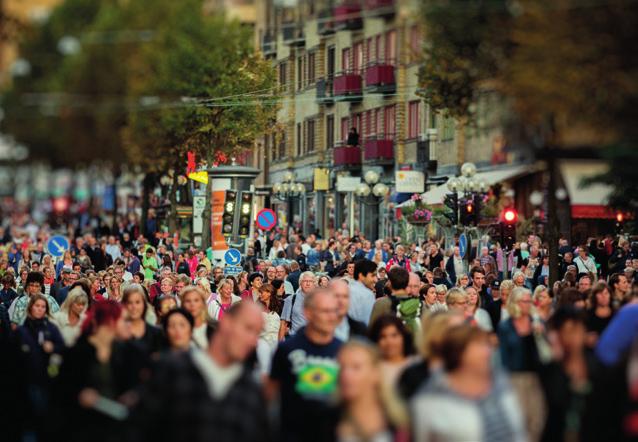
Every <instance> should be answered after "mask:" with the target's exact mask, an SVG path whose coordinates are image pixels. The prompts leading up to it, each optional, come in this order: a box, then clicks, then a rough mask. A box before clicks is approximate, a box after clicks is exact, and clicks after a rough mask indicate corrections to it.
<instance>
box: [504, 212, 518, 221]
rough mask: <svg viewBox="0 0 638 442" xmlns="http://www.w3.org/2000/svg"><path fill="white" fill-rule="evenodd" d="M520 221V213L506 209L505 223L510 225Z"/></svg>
mask: <svg viewBox="0 0 638 442" xmlns="http://www.w3.org/2000/svg"><path fill="white" fill-rule="evenodd" d="M517 220H518V213H517V212H516V210H514V209H505V210H504V211H503V221H505V222H506V223H508V224H514V223H515V222H516V221H517Z"/></svg>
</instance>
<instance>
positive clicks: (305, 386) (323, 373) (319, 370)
mask: <svg viewBox="0 0 638 442" xmlns="http://www.w3.org/2000/svg"><path fill="white" fill-rule="evenodd" d="M338 372H339V370H338V368H337V367H334V366H326V365H314V364H309V365H306V366H305V367H304V368H303V369H302V370H301V371H300V372H299V374H297V385H296V386H295V388H296V390H297V392H298V393H299V394H311V395H312V394H319V395H324V394H331V393H332V392H334V391H335V389H336V387H337V374H338Z"/></svg>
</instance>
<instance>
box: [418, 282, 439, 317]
mask: <svg viewBox="0 0 638 442" xmlns="http://www.w3.org/2000/svg"><path fill="white" fill-rule="evenodd" d="M419 297H420V298H421V301H423V308H424V309H425V310H427V311H428V312H430V313H432V312H435V311H437V310H438V309H437V302H436V299H437V298H436V286H434V285H431V284H425V285H424V286H423V287H421V289H420V290H419Z"/></svg>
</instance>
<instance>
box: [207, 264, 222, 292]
mask: <svg viewBox="0 0 638 442" xmlns="http://www.w3.org/2000/svg"><path fill="white" fill-rule="evenodd" d="M223 277H224V269H222V268H221V267H219V266H215V268H213V280H212V281H211V282H210V289H211V291H212V292H213V293H217V284H219V281H221V280H222V278H223Z"/></svg>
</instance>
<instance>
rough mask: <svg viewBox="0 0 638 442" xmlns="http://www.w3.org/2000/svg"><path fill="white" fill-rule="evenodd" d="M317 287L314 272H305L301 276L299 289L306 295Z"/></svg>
mask: <svg viewBox="0 0 638 442" xmlns="http://www.w3.org/2000/svg"><path fill="white" fill-rule="evenodd" d="M316 285H317V278H316V277H315V274H314V273H312V272H303V273H302V274H301V275H300V276H299V288H300V289H301V291H302V292H303V293H304V294H308V293H310V292H311V291H312V289H314V288H315V286H316Z"/></svg>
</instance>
